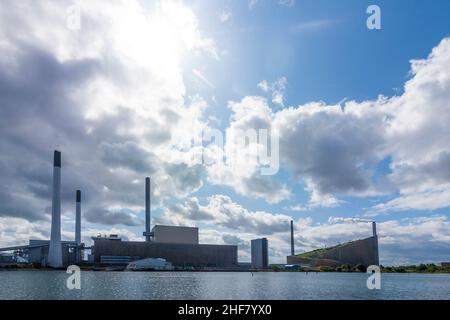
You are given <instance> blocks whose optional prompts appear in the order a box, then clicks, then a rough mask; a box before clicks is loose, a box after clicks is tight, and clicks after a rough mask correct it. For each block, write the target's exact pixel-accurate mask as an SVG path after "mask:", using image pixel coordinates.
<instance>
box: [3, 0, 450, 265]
mask: <svg viewBox="0 0 450 320" xmlns="http://www.w3.org/2000/svg"><path fill="white" fill-rule="evenodd" d="M372 4H375V5H378V6H379V7H380V9H381V26H382V28H381V30H369V29H368V28H367V27H366V20H367V18H368V16H369V15H368V14H367V13H366V10H367V8H368V6H369V5H372ZM73 5H75V8H78V9H79V12H80V17H81V20H80V21H81V22H80V27H79V28H77V29H74V28H73V27H71V25H69V24H68V21H69V20H70V18H71V17H69V16H68V12H69V11H68V8H72V7H71V6H73ZM0 6H1V7H2V8H1V9H2V10H1V11H0V49H1V51H2V55H1V57H0V104H1V105H2V107H1V109H0V124H1V127H0V128H1V129H0V130H1V131H0V134H1V136H2V137H3V138H2V140H1V141H0V148H1V153H0V163H1V164H2V167H1V168H2V169H1V170H2V171H1V172H0V173H1V175H2V177H3V180H4V181H5V182H4V184H3V185H2V186H1V188H0V222H1V223H0V246H2V245H11V244H16V243H17V242H24V241H27V240H28V239H29V238H39V239H45V238H47V237H48V231H49V217H50V214H49V213H50V209H49V208H50V202H49V195H50V194H51V190H50V183H49V181H51V180H50V179H51V175H50V172H47V171H48V170H46V168H48V166H49V165H50V162H51V155H52V152H53V150H54V149H56V148H58V149H61V151H62V152H63V163H64V171H63V221H64V223H63V237H64V238H67V239H70V238H71V237H73V207H74V206H73V203H72V202H73V201H72V200H73V199H72V198H73V196H74V195H73V193H74V192H72V191H74V190H75V189H76V188H81V189H82V190H83V195H84V197H83V199H84V201H83V240H84V241H85V242H89V241H90V237H91V236H93V235H96V234H98V233H105V234H106V233H118V234H120V235H121V236H123V237H124V238H127V239H131V240H141V238H142V230H143V225H142V223H143V222H142V220H143V217H144V212H143V190H144V189H143V181H144V177H145V176H148V175H149V176H151V177H152V205H153V207H152V210H153V211H152V212H153V223H164V224H178V225H195V226H199V227H200V229H201V233H200V236H201V241H202V242H204V243H231V244H237V245H239V259H240V260H242V261H246V260H248V259H249V241H250V240H251V239H253V238H257V237H262V236H265V237H267V238H268V239H269V243H270V248H271V251H270V255H271V262H284V261H285V256H286V255H287V254H288V253H289V234H288V231H289V221H290V220H291V219H294V220H295V225H296V234H297V237H296V247H297V250H298V251H299V252H303V251H306V250H311V249H315V248H318V247H323V246H326V245H333V244H336V243H340V242H345V241H349V240H353V239H357V238H362V237H365V236H369V235H370V232H371V229H370V226H369V225H368V224H357V223H349V221H345V220H342V221H340V222H336V220H333V218H335V217H339V218H365V219H374V220H376V221H377V222H378V223H379V227H378V230H379V236H380V241H379V242H380V258H381V261H382V263H387V264H402V263H417V262H439V261H443V260H450V253H449V252H450V210H449V207H450V144H449V142H448V141H447V140H449V139H448V138H447V137H448V136H449V135H450V118H449V115H450V105H449V103H448V101H450V100H449V99H450V74H449V70H450V40H449V38H448V37H449V36H450V34H449V33H450V15H449V13H450V3H449V2H448V1H444V0H442V1H439V0H436V1H419V0H417V1H406V0H395V1H376V2H372V1H361V0H346V1H334V0H327V1H325V0H321V1H317V0H315V1H312V0H311V1H301V0H257V1H255V0H249V1H231V0H229V1H225V0H223V1H206V0H186V1H169V0H168V1H163V0H162V1H117V2H116V3H114V4H109V3H106V2H103V1H93V2H92V3H91V4H87V3H86V2H83V1H60V2H58V3H54V2H51V1H42V2H40V3H39V4H36V3H35V2H33V1H24V3H23V5H22V6H19V5H17V4H14V3H13V2H3V3H2V4H1V5H0ZM70 12H72V11H70ZM42 21H45V23H42ZM24 75H25V76H24ZM258 126H259V127H258ZM33 128H39V130H34V129H33ZM261 128H263V129H264V128H267V129H270V130H274V132H275V131H277V132H279V134H280V137H279V138H280V139H279V142H280V168H279V171H278V173H277V174H276V175H275V176H265V177H262V176H261V175H260V174H259V173H258V168H257V167H256V166H255V165H254V164H253V163H240V164H239V165H238V166H237V167H236V168H232V169H230V168H229V167H227V166H225V165H221V164H212V165H210V164H205V163H201V164H198V163H195V162H193V161H192V155H194V154H196V152H198V151H199V150H198V149H196V146H195V144H194V143H193V138H194V137H195V136H196V135H198V134H199V133H201V132H205V131H206V132H207V131H208V130H211V129H218V130H220V131H221V132H222V133H223V134H224V135H225V134H226V133H227V132H228V131H231V132H233V130H239V129H244V130H247V129H261ZM234 147H236V146H235V145H234V144H233V143H232V142H228V141H226V145H225V148H231V149H232V148H234ZM210 151H211V149H210V148H208V147H207V145H204V146H203V148H201V152H210ZM18 159H19V160H18ZM25 204H26V205H25ZM18 234H20V237H19V238H18V237H17V235H18Z"/></svg>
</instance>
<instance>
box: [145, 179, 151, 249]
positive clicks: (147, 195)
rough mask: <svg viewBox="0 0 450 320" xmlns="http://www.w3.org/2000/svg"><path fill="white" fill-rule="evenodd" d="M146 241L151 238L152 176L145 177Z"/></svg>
mask: <svg viewBox="0 0 450 320" xmlns="http://www.w3.org/2000/svg"><path fill="white" fill-rule="evenodd" d="M145 241H151V238H150V178H148V177H147V178H145Z"/></svg>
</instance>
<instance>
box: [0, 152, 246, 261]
mask: <svg viewBox="0 0 450 320" xmlns="http://www.w3.org/2000/svg"><path fill="white" fill-rule="evenodd" d="M61 167H62V166H61V152H59V151H55V152H54V158H53V186H52V220H51V233H50V234H51V236H50V240H30V242H29V244H28V245H20V246H14V247H8V248H0V252H14V254H12V256H13V257H14V256H20V257H23V258H25V259H26V260H28V262H29V263H36V264H40V265H43V266H51V267H56V268H60V267H66V266H68V265H70V264H79V263H82V262H84V263H86V261H82V257H83V256H84V251H85V250H86V249H90V250H91V255H89V259H88V261H87V263H94V264H97V265H124V264H127V263H129V262H131V261H135V260H139V259H145V258H163V259H166V260H167V261H168V262H171V263H172V264H173V265H174V266H181V267H186V266H190V267H195V268H215V269H234V268H237V267H238V254H237V252H238V249H237V246H234V245H213V244H199V235H198V228H194V227H179V226H163V225H156V226H154V228H153V229H152V230H151V229H150V200H151V199H150V178H146V179H145V231H144V233H143V236H144V237H145V241H141V242H138V241H122V239H121V238H120V237H119V236H117V235H113V236H109V237H93V240H94V245H93V247H90V248H87V247H85V246H84V244H83V243H81V191H79V190H77V191H76V197H75V200H76V201H75V204H76V205H75V239H74V240H75V241H61V170H62V168H61ZM150 230H151V231H150ZM10 257H11V256H10V255H4V254H2V257H1V261H2V263H5V261H10V260H11V258H10Z"/></svg>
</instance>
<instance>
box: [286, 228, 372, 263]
mask: <svg viewBox="0 0 450 320" xmlns="http://www.w3.org/2000/svg"><path fill="white" fill-rule="evenodd" d="M293 232H294V230H293V227H292V224H291V239H293ZM293 244H294V242H293V241H292V243H291V252H292V253H294V247H293ZM287 263H288V264H289V265H300V266H305V267H319V266H328V267H337V266H340V265H342V264H349V265H353V266H356V265H363V266H365V267H368V266H370V265H379V256H378V236H377V229H376V223H375V222H372V236H371V237H369V238H366V239H361V240H355V241H350V242H347V243H344V244H339V245H336V246H334V247H329V248H323V249H317V250H314V251H311V252H305V253H303V254H297V255H295V254H291V255H290V256H288V257H287Z"/></svg>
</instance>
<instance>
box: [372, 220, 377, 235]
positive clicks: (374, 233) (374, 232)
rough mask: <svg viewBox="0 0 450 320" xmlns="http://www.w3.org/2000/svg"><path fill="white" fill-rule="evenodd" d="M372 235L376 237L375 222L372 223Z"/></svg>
mask: <svg viewBox="0 0 450 320" xmlns="http://www.w3.org/2000/svg"><path fill="white" fill-rule="evenodd" d="M372 235H373V236H374V237H376V236H377V223H376V222H375V221H372Z"/></svg>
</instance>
